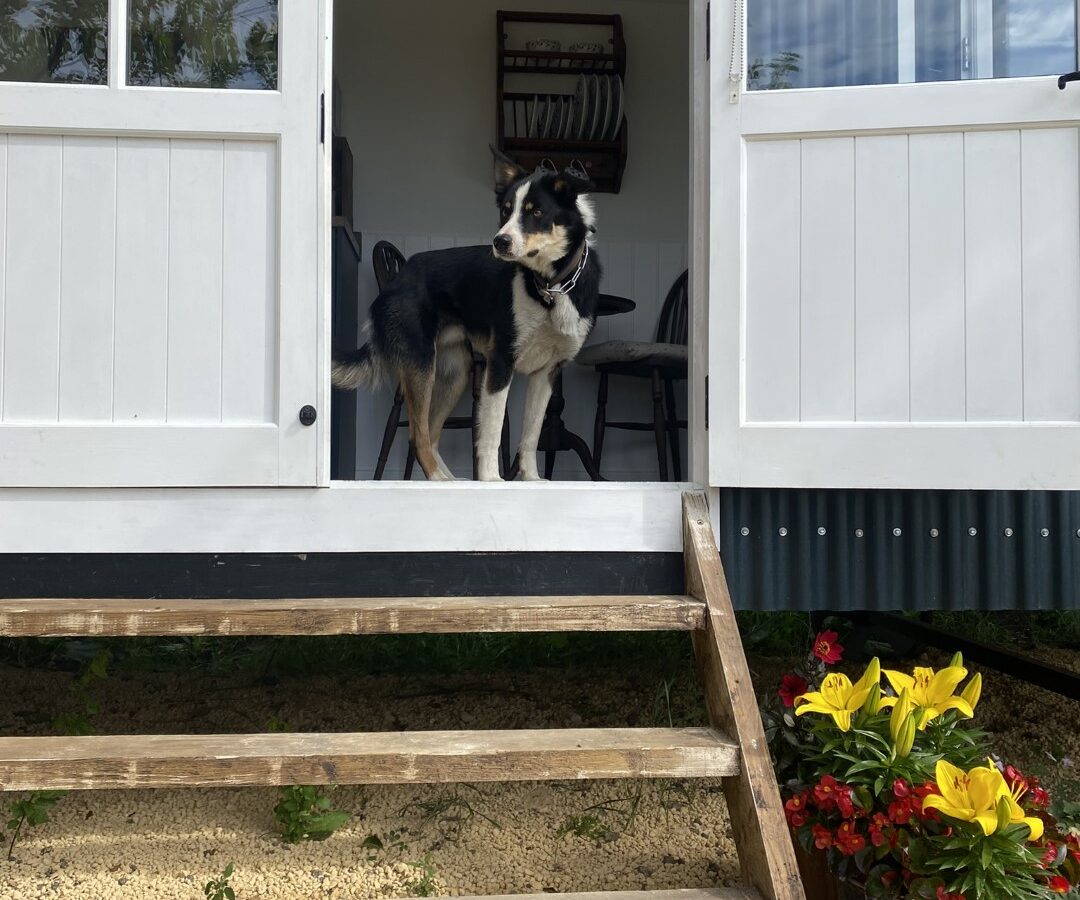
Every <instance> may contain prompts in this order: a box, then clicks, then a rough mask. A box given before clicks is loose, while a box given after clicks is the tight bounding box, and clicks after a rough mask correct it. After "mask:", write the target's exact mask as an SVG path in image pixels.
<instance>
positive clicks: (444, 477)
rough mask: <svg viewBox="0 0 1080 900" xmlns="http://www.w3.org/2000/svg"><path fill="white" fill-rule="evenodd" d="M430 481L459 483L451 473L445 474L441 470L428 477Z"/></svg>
mask: <svg viewBox="0 0 1080 900" xmlns="http://www.w3.org/2000/svg"><path fill="white" fill-rule="evenodd" d="M428 481H457V479H456V478H454V476H453V473H451V472H450V471H446V472H443V471H442V470H441V469H436V470H435V471H434V472H432V473H431V475H429V476H428Z"/></svg>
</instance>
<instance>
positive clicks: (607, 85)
mask: <svg viewBox="0 0 1080 900" xmlns="http://www.w3.org/2000/svg"><path fill="white" fill-rule="evenodd" d="M600 84H601V85H602V86H603V89H604V113H603V115H602V116H600V134H599V135H597V138H596V139H597V140H598V141H607V140H610V139H611V138H610V135H611V106H612V104H611V76H610V75H605V76H604V77H603V78H601V79H600Z"/></svg>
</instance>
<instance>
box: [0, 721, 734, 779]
mask: <svg viewBox="0 0 1080 900" xmlns="http://www.w3.org/2000/svg"><path fill="white" fill-rule="evenodd" d="M738 770H739V751H738V748H737V747H736V746H735V744H733V743H732V742H731V741H730V740H728V739H727V738H725V737H723V736H722V735H720V734H719V733H717V732H716V731H714V730H713V729H711V728H597V729H588V728H577V729H570V728H567V729H550V730H549V729H544V730H517V731H412V732H372V733H366V734H365V733H357V734H328V733H319V734H213V735H198V734H194V735H117V736H97V735H95V736H91V737H0V790H5V791H29V790H43V789H64V790H88V789H92V788H148V787H230V786H237V785H283V784H406V783H446V782H458V781H549V780H550V781H556V780H562V779H591V778H698V777H713V776H729V775H734V774H736V773H737V772H738Z"/></svg>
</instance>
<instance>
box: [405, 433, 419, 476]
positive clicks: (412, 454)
mask: <svg viewBox="0 0 1080 900" xmlns="http://www.w3.org/2000/svg"><path fill="white" fill-rule="evenodd" d="M414 465H416V448H415V447H414V446H413V442H412V441H409V454H408V456H406V457H405V480H406V481H412V470H413V466H414Z"/></svg>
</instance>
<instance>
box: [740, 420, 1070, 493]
mask: <svg viewBox="0 0 1080 900" xmlns="http://www.w3.org/2000/svg"><path fill="white" fill-rule="evenodd" d="M720 452H721V453H722V454H724V456H725V457H726V458H728V459H730V460H732V461H734V460H737V464H732V465H731V469H730V475H731V477H730V478H726V480H725V483H729V484H731V485H732V486H736V487H789V486H798V487H802V488H835V487H845V488H910V489H942V488H949V489H956V490H1076V488H1077V486H1078V485H1080V425H1077V424H1075V423H1071V422H1069V423H1060V424H1050V423H1042V422H1040V423H1014V422H1008V423H955V424H954V423H935V424H911V425H907V424H905V425H897V424H895V423H885V424H880V425H873V424H855V425H853V424H849V423H846V422H841V423H822V422H812V423H806V422H803V423H786V424H775V425H744V426H743V427H742V428H740V429H738V435H737V437H736V438H735V440H734V441H733V442H731V443H727V442H725V444H724V445H723V447H722V448H721V450H720ZM1003 460H1007V461H1008V463H1009V464H1008V465H1007V466H1003V465H1002V461H1003Z"/></svg>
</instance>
